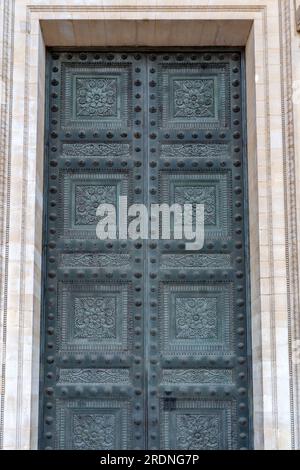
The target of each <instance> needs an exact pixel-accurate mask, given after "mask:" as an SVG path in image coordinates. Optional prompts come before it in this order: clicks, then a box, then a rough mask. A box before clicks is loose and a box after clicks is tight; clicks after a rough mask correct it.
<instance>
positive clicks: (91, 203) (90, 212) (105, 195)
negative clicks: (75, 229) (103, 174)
mask: <svg viewBox="0 0 300 470" xmlns="http://www.w3.org/2000/svg"><path fill="white" fill-rule="evenodd" d="M115 202H116V187H115V186H106V185H105V186H104V185H103V186H101V185H76V188H75V224H76V225H95V224H96V223H97V216H96V210H97V207H98V206H99V204H104V203H107V204H114V203H115Z"/></svg>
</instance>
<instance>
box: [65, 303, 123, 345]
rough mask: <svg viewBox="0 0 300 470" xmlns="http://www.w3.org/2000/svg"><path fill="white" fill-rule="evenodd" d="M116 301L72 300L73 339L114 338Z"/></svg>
mask: <svg viewBox="0 0 300 470" xmlns="http://www.w3.org/2000/svg"><path fill="white" fill-rule="evenodd" d="M116 334H117V333H116V299H115V298H114V297H79V298H75V300H74V338H76V339H79V338H85V339H86V338H89V339H91V340H94V341H95V340H97V339H98V340H107V339H111V338H116Z"/></svg>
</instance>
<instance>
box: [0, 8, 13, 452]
mask: <svg viewBox="0 0 300 470" xmlns="http://www.w3.org/2000/svg"><path fill="white" fill-rule="evenodd" d="M14 11H15V0H3V4H2V11H0V13H1V15H0V27H1V28H0V30H1V31H2V38H1V39H2V40H1V44H2V49H1V51H0V52H1V55H0V59H1V63H0V72H1V75H0V79H1V87H0V98H1V108H0V123H1V126H0V156H1V158H0V335H1V336H0V346H1V350H0V367H1V373H0V383H1V390H0V449H2V447H3V428H4V396H5V375H6V335H7V288H8V285H7V280H8V250H9V212H10V157H11V152H10V144H11V121H12V115H11V107H12V87H13V83H12V73H13V54H14ZM1 23H2V25H1Z"/></svg>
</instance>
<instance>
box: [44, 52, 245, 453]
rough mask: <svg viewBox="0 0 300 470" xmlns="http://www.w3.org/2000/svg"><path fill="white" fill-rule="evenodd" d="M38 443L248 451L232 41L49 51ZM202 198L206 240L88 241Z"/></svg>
mask: <svg viewBox="0 0 300 470" xmlns="http://www.w3.org/2000/svg"><path fill="white" fill-rule="evenodd" d="M47 57H48V60H47V64H48V65H47V70H48V72H47V80H46V81H47V107H46V108H47V115H46V121H47V124H46V147H45V148H46V151H45V190H44V200H45V210H44V214H45V215H44V279H43V312H42V328H41V331H42V332H41V344H42V346H41V386H40V444H39V445H40V448H54V449H98V450H100V449H103V450H109V449H138V448H139V449H182V450H193V449H195V450H202V449H209V450H216V449H240V448H251V446H252V435H251V374H250V370H251V360H250V357H251V354H250V349H251V348H250V343H249V331H248V330H249V328H248V325H249V311H250V308H249V297H250V296H249V279H248V278H249V276H248V261H249V260H248V256H249V253H248V238H247V232H248V226H247V224H248V219H247V198H246V194H247V185H246V183H247V181H246V174H247V173H246V170H247V162H246V151H245V137H246V136H245V133H244V120H245V111H244V98H243V84H244V79H245V78H244V71H243V67H244V66H243V52H242V51H241V50H237V51H232V50H227V49H223V50H215V49H214V50H210V49H206V50H201V49H195V50H189V51H188V50H174V51H167V50H161V51H150V50H149V51H138V50H135V51H123V50H121V51H101V50H99V51H97V50H91V51H80V50H75V51H69V50H66V51H62V50H50V51H48V56H47ZM120 195H123V196H127V197H128V204H133V203H143V204H145V205H146V206H147V207H149V206H150V204H152V203H168V204H172V203H175V202H177V203H195V202H197V203H201V204H204V205H205V246H204V248H203V250H201V252H196V253H194V252H189V251H186V249H185V243H184V241H178V240H170V241H166V240H149V241H145V240H136V241H133V240H127V241H122V240H111V241H100V240H99V239H97V237H96V230H95V229H96V224H97V216H96V208H97V206H98V205H99V204H100V203H103V202H107V203H113V204H117V203H118V197H119V196H120Z"/></svg>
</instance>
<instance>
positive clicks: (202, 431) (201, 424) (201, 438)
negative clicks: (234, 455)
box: [176, 413, 221, 450]
mask: <svg viewBox="0 0 300 470" xmlns="http://www.w3.org/2000/svg"><path fill="white" fill-rule="evenodd" d="M220 429H221V427H220V418H219V417H218V416H214V415H208V414H203V415H201V414H196V413H195V414H187V413H186V414H178V415H177V416H176V442H177V449H188V450H217V449H219V448H220V445H219V444H220V442H219V436H220Z"/></svg>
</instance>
